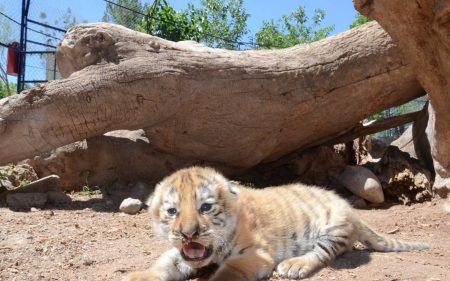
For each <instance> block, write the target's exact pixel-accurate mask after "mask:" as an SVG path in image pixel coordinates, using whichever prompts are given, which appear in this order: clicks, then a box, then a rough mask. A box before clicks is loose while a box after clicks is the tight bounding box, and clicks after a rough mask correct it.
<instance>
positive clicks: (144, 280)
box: [122, 272, 164, 281]
mask: <svg viewBox="0 0 450 281" xmlns="http://www.w3.org/2000/svg"><path fill="white" fill-rule="evenodd" d="M122 281H164V280H162V279H161V278H159V277H158V276H157V275H155V274H153V273H151V272H133V273H131V274H130V275H128V276H127V277H125V278H124V279H123V280H122Z"/></svg>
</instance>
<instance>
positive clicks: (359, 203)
mask: <svg viewBox="0 0 450 281" xmlns="http://www.w3.org/2000/svg"><path fill="white" fill-rule="evenodd" d="M348 201H349V202H350V204H351V205H352V206H353V207H354V208H357V209H364V208H366V207H367V203H366V201H365V200H364V199H363V198H361V197H359V196H357V195H352V196H351V197H350V198H348Z"/></svg>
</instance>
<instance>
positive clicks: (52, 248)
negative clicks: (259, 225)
mask: <svg viewBox="0 0 450 281" xmlns="http://www.w3.org/2000/svg"><path fill="white" fill-rule="evenodd" d="M72 197H73V199H74V201H73V202H72V203H70V204H67V205H63V206H61V207H58V208H52V209H50V208H49V209H45V210H37V211H34V212H13V211H11V210H9V209H7V208H4V207H3V208H0V220H1V225H0V280H1V281H7V280H8V281H9V280H11V281H33V280H42V281H46V280H89V281H94V280H108V281H109V280H120V279H121V278H122V277H123V276H125V275H126V274H127V273H129V272H131V271H135V270H143V269H145V268H147V267H148V266H149V265H150V264H151V263H152V262H153V261H154V260H155V259H156V258H157V257H158V256H159V255H160V254H161V253H162V252H163V251H164V250H165V249H166V248H167V243H166V242H165V241H163V240H162V239H161V238H159V237H157V236H155V235H154V234H153V232H152V229H151V223H150V216H149V214H148V213H146V212H145V211H142V212H141V213H139V214H138V215H125V214H122V213H118V212H115V211H114V208H113V206H112V205H108V203H107V201H106V200H102V199H101V198H94V197H91V198H89V197H83V196H80V195H72ZM449 204H450V203H448V202H445V201H443V200H435V201H433V202H431V203H430V202H429V203H425V204H419V205H413V206H400V205H397V206H392V207H389V208H384V209H371V210H358V211H357V212H358V213H359V215H360V216H361V217H363V218H364V219H365V220H366V221H367V222H369V223H370V224H371V225H372V226H373V227H374V228H375V229H377V230H378V231H379V232H382V233H389V232H394V233H392V234H387V235H389V236H393V237H397V238H401V239H406V240H421V241H427V242H429V243H431V245H432V248H431V249H430V250H426V251H422V252H409V253H377V252H369V251H362V250H354V251H352V252H348V253H346V254H344V255H343V256H341V257H340V258H338V259H337V260H336V261H334V262H333V263H331V264H330V265H329V266H328V267H327V268H324V269H322V270H320V271H318V272H317V273H316V274H314V275H313V276H312V277H311V278H310V279H309V280H392V281H393V280H429V281H431V280H434V281H438V280H442V281H444V280H450V239H449V237H450V210H449V207H450V206H449ZM446 208H447V209H446ZM270 280H282V279H279V278H277V277H276V276H273V277H272V278H271V279H270Z"/></svg>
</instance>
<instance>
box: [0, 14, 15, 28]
mask: <svg viewBox="0 0 450 281" xmlns="http://www.w3.org/2000/svg"><path fill="white" fill-rule="evenodd" d="M0 15H2V16H4V17H5V18H7V19H9V20H10V21H12V22H13V23H15V24H18V25H20V22H18V21H16V20H15V19H13V18H12V17H10V16H8V15H7V14H4V13H2V12H1V11H0Z"/></svg>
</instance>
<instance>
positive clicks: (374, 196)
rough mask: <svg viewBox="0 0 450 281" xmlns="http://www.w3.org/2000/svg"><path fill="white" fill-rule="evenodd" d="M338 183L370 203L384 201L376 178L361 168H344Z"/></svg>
mask: <svg viewBox="0 0 450 281" xmlns="http://www.w3.org/2000/svg"><path fill="white" fill-rule="evenodd" d="M339 181H340V182H341V184H342V185H344V186H345V187H346V188H347V189H348V190H350V191H351V192H353V193H354V194H356V195H358V196H359V197H361V198H364V199H366V200H367V201H369V202H372V203H382V202H383V201H384V194H383V189H382V187H381V183H380V182H379V180H378V178H377V176H375V174H374V173H372V171H370V170H369V169H367V168H364V167H361V166H346V167H345V169H344V171H343V172H342V174H340V176H339Z"/></svg>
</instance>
